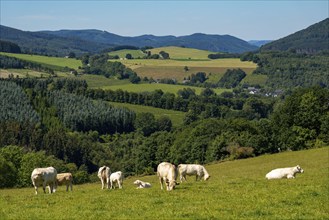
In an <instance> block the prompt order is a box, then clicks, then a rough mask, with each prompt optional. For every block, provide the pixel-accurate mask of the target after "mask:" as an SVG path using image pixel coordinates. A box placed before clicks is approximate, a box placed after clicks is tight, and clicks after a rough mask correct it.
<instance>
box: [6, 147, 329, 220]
mask: <svg viewBox="0 0 329 220" xmlns="http://www.w3.org/2000/svg"><path fill="white" fill-rule="evenodd" d="M328 153H329V148H328V147H325V148H318V149H311V150H303V151H298V152H283V153H279V154H274V155H264V156H260V157H256V158H250V159H243V160H235V161H227V162H222V163H217V164H210V165H206V166H205V167H206V169H207V170H208V172H209V173H210V175H211V178H210V179H209V180H208V181H207V182H204V181H198V182H195V180H194V178H193V177H188V179H187V180H188V182H184V183H182V184H180V185H178V186H177V187H176V189H175V190H174V191H171V192H167V191H165V190H163V191H161V190H160V185H159V182H158V179H157V177H156V176H155V175H152V176H143V177H131V178H126V179H125V180H124V184H123V189H122V190H119V189H115V190H101V184H100V181H99V182H96V183H92V184H83V185H74V186H73V192H65V187H64V186H62V187H60V188H59V189H58V191H57V192H56V193H55V194H44V193H41V191H42V190H41V191H39V195H34V189H33V187H32V186H31V187H29V188H22V189H2V190H0V219H110V218H115V219H328V218H329V208H328V202H329V201H328V200H329V189H328V187H329V186H328V181H329V175H328V168H329V164H328V161H329V154H328ZM297 164H299V165H300V166H301V167H302V168H303V169H304V173H303V174H297V176H296V178H295V179H289V180H288V179H281V180H266V179H265V178H264V177H265V174H266V173H267V172H269V171H270V170H272V169H274V168H278V167H286V166H295V165H297ZM136 179H140V180H143V181H147V182H150V183H151V184H152V188H149V189H136V188H135V186H134V185H133V182H134V180H136Z"/></svg>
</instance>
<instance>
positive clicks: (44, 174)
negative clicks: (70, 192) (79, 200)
mask: <svg viewBox="0 0 329 220" xmlns="http://www.w3.org/2000/svg"><path fill="white" fill-rule="evenodd" d="M56 176H57V170H56V169H55V168H54V167H47V168H35V169H34V170H33V171H32V174H31V180H32V183H33V186H34V188H35V194H36V195H37V194H38V186H42V188H43V192H44V193H46V186H49V193H53V192H54V187H55V184H56Z"/></svg>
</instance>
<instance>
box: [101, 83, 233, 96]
mask: <svg viewBox="0 0 329 220" xmlns="http://www.w3.org/2000/svg"><path fill="white" fill-rule="evenodd" d="M102 88H103V89H111V90H117V89H122V90H123V91H129V92H152V91H154V90H156V89H161V90H162V91H163V92H169V93H174V94H177V92H178V91H179V90H181V89H184V88H191V89H194V90H195V93H196V94H200V93H201V91H202V90H204V88H202V87H195V86H184V85H171V84H161V83H141V84H122V85H111V86H103V87H102ZM214 91H215V92H216V93H217V94H220V93H222V92H225V91H232V90H231V89H214Z"/></svg>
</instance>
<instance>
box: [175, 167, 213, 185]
mask: <svg viewBox="0 0 329 220" xmlns="http://www.w3.org/2000/svg"><path fill="white" fill-rule="evenodd" d="M178 171H179V175H180V182H183V179H184V180H185V181H186V175H189V176H192V175H195V177H196V181H197V180H198V179H200V180H201V178H202V177H203V179H204V180H205V181H206V180H208V179H209V178H210V175H209V173H208V172H207V170H206V168H204V166H202V165H199V164H179V165H178Z"/></svg>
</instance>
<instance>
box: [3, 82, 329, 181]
mask: <svg viewBox="0 0 329 220" xmlns="http://www.w3.org/2000/svg"><path fill="white" fill-rule="evenodd" d="M0 84H1V86H0V88H1V93H0V94H1V95H2V96H1V109H3V110H4V111H1V113H0V114H1V116H0V170H1V172H2V173H3V178H4V179H3V180H2V181H1V185H0V186H1V187H13V186H29V185H30V184H31V183H30V170H32V168H33V167H36V166H45V165H53V166H55V167H56V168H57V169H58V171H59V172H64V171H70V172H72V173H73V174H74V175H75V181H76V183H83V182H88V181H91V180H93V179H94V178H95V175H94V174H93V173H94V172H96V171H97V169H98V167H99V166H102V165H104V164H105V165H109V166H110V167H111V169H112V168H113V169H114V170H122V171H123V172H124V173H125V175H139V174H151V173H153V172H154V170H155V169H156V166H157V164H158V163H159V162H161V161H170V162H172V163H175V164H178V163H201V164H204V163H210V162H214V161H218V160H229V159H238V158H246V157H252V156H257V155H260V154H264V153H275V152H278V151H286V150H300V149H307V148H313V147H320V146H325V145H327V144H328V143H329V135H328V134H329V114H328V112H329V103H328V100H329V91H328V89H327V88H322V87H310V88H299V89H295V90H293V91H292V92H291V94H290V95H288V94H287V95H286V96H282V97H281V98H276V99H274V98H270V97H268V98H264V97H260V96H254V95H249V96H245V94H244V93H241V94H239V93H237V94H235V93H234V94H233V93H229V94H225V93H224V94H223V95H220V96H218V95H216V94H215V93H213V92H211V90H209V89H205V90H204V91H203V92H202V94H200V95H196V94H194V93H193V90H192V91H188V90H186V91H183V90H182V91H179V93H178V94H170V93H163V92H162V91H161V90H160V91H155V92H154V93H151V94H135V93H127V92H124V91H121V92H118V91H101V90H92V89H89V88H88V85H87V84H86V82H85V81H82V80H75V79H60V78H58V79H56V78H47V79H32V78H26V79H19V78H18V79H2V80H1V81H0ZM112 99H116V100H117V101H122V102H124V101H127V102H129V100H130V101H131V102H132V103H133V102H140V101H141V100H144V103H154V104H155V103H157V104H155V105H160V106H158V107H165V106H166V104H167V107H168V108H170V106H175V105H178V103H185V104H184V105H183V106H185V107H184V108H182V109H181V110H183V111H186V115H185V118H184V124H183V125H181V126H178V127H173V126H172V124H171V121H170V119H169V118H168V117H166V116H163V117H161V118H158V119H156V118H155V117H154V115H152V114H151V113H139V114H135V113H134V112H131V111H130V110H127V109H122V108H114V107H112V106H110V105H109V104H108V103H106V101H107V100H112ZM176 99H177V100H176ZM12 100H15V101H14V103H16V104H17V103H20V105H21V106H20V107H16V106H13V101H12ZM18 100H19V101H18ZM161 100H166V101H161ZM169 100H174V101H173V102H172V104H169V103H170V101H169ZM175 100H176V101H175ZM178 100H180V101H178ZM182 100H185V101H184V102H181V101H182ZM175 103H176V104H175ZM13 174H15V175H14V176H15V177H17V176H18V177H19V178H13ZM91 174H92V175H91Z"/></svg>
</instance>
